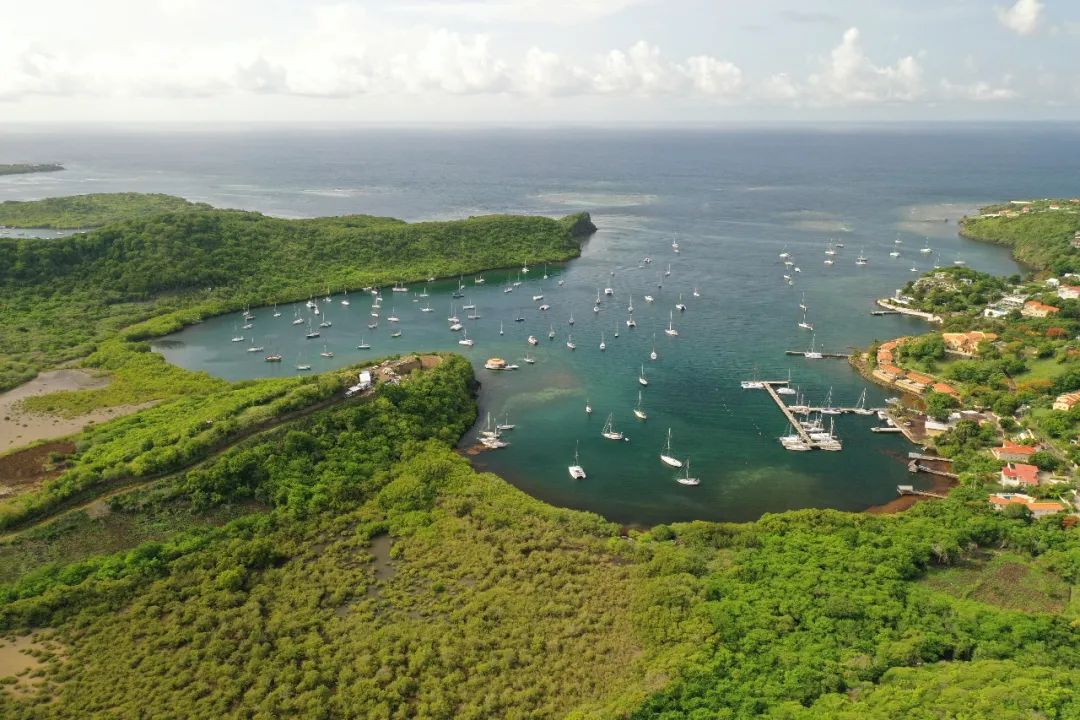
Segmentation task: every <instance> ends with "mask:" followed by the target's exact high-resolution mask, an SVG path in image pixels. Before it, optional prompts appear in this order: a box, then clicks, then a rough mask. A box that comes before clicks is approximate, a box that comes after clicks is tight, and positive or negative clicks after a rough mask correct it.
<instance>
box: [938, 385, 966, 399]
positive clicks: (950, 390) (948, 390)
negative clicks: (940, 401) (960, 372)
mask: <svg viewBox="0 0 1080 720" xmlns="http://www.w3.org/2000/svg"><path fill="white" fill-rule="evenodd" d="M934 392H939V393H944V394H945V395H952V396H953V397H954V398H957V399H959V398H960V391H959V390H957V389H956V388H954V387H953V386H952V385H949V384H948V383H943V382H939V383H934Z"/></svg>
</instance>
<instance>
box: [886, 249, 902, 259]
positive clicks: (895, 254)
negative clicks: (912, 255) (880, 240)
mask: <svg viewBox="0 0 1080 720" xmlns="http://www.w3.org/2000/svg"><path fill="white" fill-rule="evenodd" d="M889 257H894V258H898V257H900V251H899V250H890V251H889Z"/></svg>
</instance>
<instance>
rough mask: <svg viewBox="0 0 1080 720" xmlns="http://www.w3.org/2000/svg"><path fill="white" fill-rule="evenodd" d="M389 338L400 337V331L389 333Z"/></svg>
mask: <svg viewBox="0 0 1080 720" xmlns="http://www.w3.org/2000/svg"><path fill="white" fill-rule="evenodd" d="M390 337H392V338H399V337H401V331H400V330H395V331H394V332H392V333H390Z"/></svg>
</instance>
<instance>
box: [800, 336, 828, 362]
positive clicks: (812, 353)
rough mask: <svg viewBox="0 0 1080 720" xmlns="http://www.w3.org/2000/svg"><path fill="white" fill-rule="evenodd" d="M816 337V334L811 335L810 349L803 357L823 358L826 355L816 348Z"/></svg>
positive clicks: (809, 358)
mask: <svg viewBox="0 0 1080 720" xmlns="http://www.w3.org/2000/svg"><path fill="white" fill-rule="evenodd" d="M816 337H817V336H816V335H811V336H810V349H809V350H807V351H806V352H804V353H803V357H804V358H806V359H807V360H821V359H822V358H824V357H825V356H824V355H822V354H821V353H820V352H818V351H817V350H815V349H814V341H815V339H816Z"/></svg>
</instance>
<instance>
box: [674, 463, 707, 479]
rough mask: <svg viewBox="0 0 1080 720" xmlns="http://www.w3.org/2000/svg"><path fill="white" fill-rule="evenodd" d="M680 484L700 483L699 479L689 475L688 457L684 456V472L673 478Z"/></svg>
mask: <svg viewBox="0 0 1080 720" xmlns="http://www.w3.org/2000/svg"><path fill="white" fill-rule="evenodd" d="M675 479H676V480H677V481H678V483H679V484H680V485H700V484H701V479H700V478H695V477H690V458H686V474H685V475H683V476H682V477H678V478H675Z"/></svg>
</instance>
